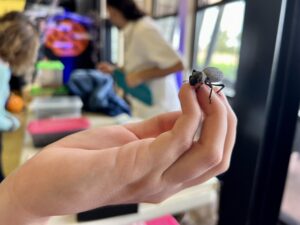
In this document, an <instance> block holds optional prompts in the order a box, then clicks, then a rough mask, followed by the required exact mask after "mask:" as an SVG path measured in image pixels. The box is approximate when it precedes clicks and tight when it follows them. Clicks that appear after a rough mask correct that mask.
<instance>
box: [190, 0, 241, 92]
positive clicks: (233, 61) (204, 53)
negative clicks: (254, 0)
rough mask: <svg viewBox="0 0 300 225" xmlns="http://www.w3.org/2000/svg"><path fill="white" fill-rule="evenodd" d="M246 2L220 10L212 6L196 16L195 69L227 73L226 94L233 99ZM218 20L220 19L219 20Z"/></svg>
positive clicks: (218, 7) (231, 4) (235, 3)
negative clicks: (209, 69)
mask: <svg viewBox="0 0 300 225" xmlns="http://www.w3.org/2000/svg"><path fill="white" fill-rule="evenodd" d="M223 7H224V8H223ZM244 10H245V2H244V1H236V2H232V3H227V4H225V5H221V6H212V7H209V8H205V9H203V10H199V11H198V13H197V26H199V27H200V29H199V28H198V29H199V30H198V32H199V33H198V34H196V38H197V35H199V37H198V41H197V39H196V41H197V42H198V44H197V53H196V54H195V60H194V62H195V64H196V65H194V67H196V68H198V69H201V68H203V67H205V66H214V67H218V68H219V69H220V70H222V71H223V72H224V75H225V81H224V83H225V86H226V87H227V94H228V95H230V96H232V97H233V95H234V90H233V86H234V83H235V80H236V74H237V68H238V63H239V51H240V44H241V33H242V28H243V19H244ZM218 18H219V19H218ZM229 91H230V92H229Z"/></svg>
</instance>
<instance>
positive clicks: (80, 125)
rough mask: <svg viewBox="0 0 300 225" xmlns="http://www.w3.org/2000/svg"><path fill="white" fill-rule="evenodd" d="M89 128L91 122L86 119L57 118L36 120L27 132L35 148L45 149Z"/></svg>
mask: <svg viewBox="0 0 300 225" xmlns="http://www.w3.org/2000/svg"><path fill="white" fill-rule="evenodd" d="M89 127H90V123H89V120H88V119H86V118H84V117H81V118H64V119H62V118H57V119H44V120H34V121H32V122H30V123H29V124H28V127H27V130H28V132H29V133H30V135H31V137H32V141H33V145H34V146H35V147H44V146H46V145H48V144H51V143H53V142H55V141H57V140H59V139H61V138H63V137H65V136H67V135H69V134H73V133H76V132H78V131H81V130H85V129H87V128H89Z"/></svg>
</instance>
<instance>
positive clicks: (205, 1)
mask: <svg viewBox="0 0 300 225" xmlns="http://www.w3.org/2000/svg"><path fill="white" fill-rule="evenodd" d="M221 1H222V0H198V7H203V6H207V5H212V4H216V3H219V2H221Z"/></svg>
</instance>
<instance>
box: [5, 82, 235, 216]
mask: <svg viewBox="0 0 300 225" xmlns="http://www.w3.org/2000/svg"><path fill="white" fill-rule="evenodd" d="M208 95H209V90H208V88H207V87H206V86H205V85H203V86H202V87H201V88H200V89H198V90H197V93H195V90H194V89H193V88H192V87H190V86H189V85H188V84H185V85H184V86H183V87H182V88H181V91H180V95H179V96H180V101H181V105H182V112H173V113H167V114H163V115H160V116H157V117H154V118H152V119H150V120H146V121H143V122H139V123H132V124H127V125H124V126H111V127H103V128H97V129H91V130H87V131H83V132H80V133H77V134H74V135H71V136H68V137H66V138H64V139H62V140H60V141H58V142H56V143H54V144H52V145H50V146H48V147H47V148H46V149H44V150H43V151H42V152H41V153H40V154H38V155H37V156H36V157H34V158H33V159H31V160H30V161H29V162H28V163H26V164H25V165H24V166H23V167H21V168H20V169H19V170H18V171H17V172H16V173H15V174H13V175H11V176H10V177H8V179H7V180H6V187H7V190H8V191H9V192H10V195H11V199H14V200H15V201H16V203H15V204H17V205H18V206H21V207H20V208H22V209H23V210H25V212H26V213H24V212H23V213H21V214H20V215H22V214H26V215H27V218H28V217H31V218H45V217H49V216H52V215H60V214H70V213H76V212H80V211H84V210H88V209H92V208H95V207H99V206H103V205H110V204H123V203H134V202H151V203H157V202H160V201H162V200H164V199H166V198H167V197H169V196H170V195H172V194H174V193H176V192H178V191H180V190H182V189H184V188H187V187H190V186H192V185H196V184H199V183H202V182H204V181H206V180H207V179H209V178H211V177H213V176H216V175H218V174H220V173H222V172H224V171H225V170H227V168H228V166H229V162H230V157H231V153H232V149H233V145H234V141H235V133H236V123H237V121H236V117H235V115H234V113H233V111H232V109H231V108H230V106H229V104H228V102H227V100H226V98H225V97H224V95H223V94H222V93H220V94H215V93H213V97H212V103H211V104H210V103H209V101H208ZM202 118H203V123H202V129H201V135H200V138H199V139H198V140H194V137H195V134H196V131H197V129H198V127H199V124H200V123H201V122H202ZM11 190H12V191H11ZM5 209H6V210H7V207H6V208H5ZM11 213H12V214H11V217H14V216H15V210H14V211H13V212H11ZM5 215H7V214H5Z"/></svg>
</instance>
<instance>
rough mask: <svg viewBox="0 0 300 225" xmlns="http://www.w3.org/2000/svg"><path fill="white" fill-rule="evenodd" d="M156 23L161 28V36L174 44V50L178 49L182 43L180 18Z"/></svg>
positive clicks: (158, 20)
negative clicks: (180, 42)
mask: <svg viewBox="0 0 300 225" xmlns="http://www.w3.org/2000/svg"><path fill="white" fill-rule="evenodd" d="M155 22H156V24H157V25H158V27H159V28H160V30H161V34H162V35H163V36H164V38H165V39H166V40H167V41H169V42H170V43H172V46H173V48H174V49H178V48H179V41H180V31H179V21H178V17H176V16H169V17H164V18H161V19H156V20H155Z"/></svg>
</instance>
